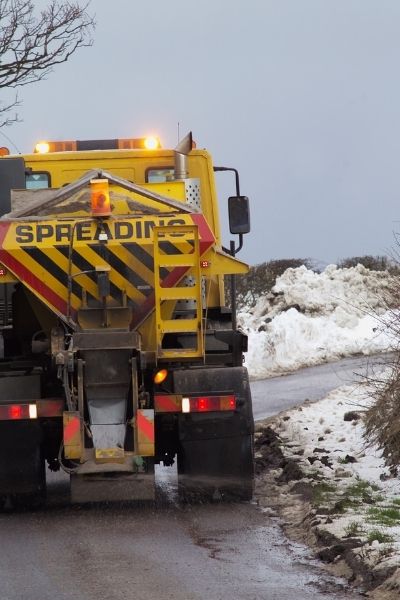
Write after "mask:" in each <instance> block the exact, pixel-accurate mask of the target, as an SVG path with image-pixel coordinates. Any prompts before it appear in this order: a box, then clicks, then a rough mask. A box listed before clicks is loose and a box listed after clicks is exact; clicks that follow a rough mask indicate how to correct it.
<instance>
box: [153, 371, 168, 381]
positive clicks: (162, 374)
mask: <svg viewBox="0 0 400 600" xmlns="http://www.w3.org/2000/svg"><path fill="white" fill-rule="evenodd" d="M167 377H168V371H167V369H160V371H157V373H156V374H155V375H154V378H153V379H154V383H155V384H156V385H160V383H162V382H163V381H165V380H166V379H167Z"/></svg>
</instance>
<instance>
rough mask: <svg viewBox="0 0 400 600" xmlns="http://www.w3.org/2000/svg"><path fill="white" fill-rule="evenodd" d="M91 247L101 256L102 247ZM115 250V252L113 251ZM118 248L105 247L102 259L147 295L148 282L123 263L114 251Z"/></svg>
mask: <svg viewBox="0 0 400 600" xmlns="http://www.w3.org/2000/svg"><path fill="white" fill-rule="evenodd" d="M91 249H92V250H93V251H94V252H96V253H97V254H99V256H101V254H100V253H101V251H102V248H100V247H99V246H91ZM113 250H115V252H113ZM118 251H119V248H115V249H114V248H113V247H112V246H111V247H110V248H106V249H105V252H104V259H105V260H106V262H107V263H108V264H109V265H110V267H111V268H112V269H114V270H115V271H116V272H117V273H118V274H119V275H120V276H121V277H123V278H124V279H126V281H128V282H129V283H130V284H131V285H132V286H133V287H135V288H136V289H137V290H139V291H140V293H142V294H143V295H144V296H148V295H149V293H150V292H151V290H149V289H148V285H149V283H148V282H147V281H145V280H144V279H142V278H141V277H140V276H139V275H138V274H137V273H135V272H134V271H133V270H132V269H130V268H129V266H128V265H127V264H126V263H124V262H123V261H122V260H121V259H120V257H119V256H117V254H116V252H118Z"/></svg>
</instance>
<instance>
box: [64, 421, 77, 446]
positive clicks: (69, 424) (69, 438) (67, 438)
mask: <svg viewBox="0 0 400 600" xmlns="http://www.w3.org/2000/svg"><path fill="white" fill-rule="evenodd" d="M80 425H81V423H80V420H79V417H77V416H70V417H69V419H68V420H67V421H66V423H65V425H64V444H65V445H66V446H69V445H70V444H71V442H77V441H79V439H77V436H78V434H79V433H80Z"/></svg>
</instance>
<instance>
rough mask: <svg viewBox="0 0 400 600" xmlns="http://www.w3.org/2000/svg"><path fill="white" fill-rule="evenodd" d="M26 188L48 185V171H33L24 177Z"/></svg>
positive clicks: (46, 186) (47, 186)
mask: <svg viewBox="0 0 400 600" xmlns="http://www.w3.org/2000/svg"><path fill="white" fill-rule="evenodd" d="M25 181H26V189H27V190H42V189H46V188H49V187H50V173H46V172H45V171H42V172H39V171H33V172H32V173H28V174H27V175H26V177H25Z"/></svg>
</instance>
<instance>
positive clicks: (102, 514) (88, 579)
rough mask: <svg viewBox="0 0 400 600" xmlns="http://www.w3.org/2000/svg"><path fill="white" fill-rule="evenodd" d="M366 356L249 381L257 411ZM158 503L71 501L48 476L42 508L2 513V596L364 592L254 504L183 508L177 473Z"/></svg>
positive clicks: (183, 597)
mask: <svg viewBox="0 0 400 600" xmlns="http://www.w3.org/2000/svg"><path fill="white" fill-rule="evenodd" d="M363 362H364V363H365V359H364V360H360V359H352V360H347V361H341V362H340V363H335V364H334V365H332V364H331V365H324V366H322V367H315V368H313V369H304V370H302V371H301V372H298V373H296V374H294V375H290V376H288V377H281V378H274V379H270V380H266V381H263V382H255V383H254V384H253V394H254V399H255V414H256V417H257V418H262V417H264V416H267V415H268V414H272V413H274V412H278V411H280V410H283V409H285V408H288V406H290V405H295V404H298V403H300V402H302V401H303V400H304V399H306V398H314V399H316V398H318V397H321V396H323V395H324V394H325V393H326V392H327V391H329V389H332V388H334V387H337V386H338V385H341V384H342V383H345V382H348V381H349V379H350V378H351V377H352V376H353V375H352V374H353V373H358V372H361V369H362V363H363ZM157 481H158V489H159V497H160V499H161V500H159V501H158V502H157V504H156V505H155V506H154V505H147V506H145V505H135V504H126V505H122V506H121V505H112V504H109V505H104V506H85V507H79V506H70V505H69V503H68V480H67V478H66V476H64V475H63V474H62V475H60V474H56V475H53V474H50V475H49V477H48V490H49V494H48V506H47V507H46V509H45V510H41V511H37V512H32V513H29V512H19V513H18V512H9V513H7V512H5V513H2V514H0V542H1V543H0V599H1V600H55V599H57V600H142V599H143V600H153V599H154V600H155V599H157V600H166V599H171V600H172V599H173V600H228V599H229V600H275V599H276V600H278V599H279V600H327V599H329V600H339V599H344V598H346V599H353V600H355V599H357V598H361V596H359V595H358V594H357V593H355V592H350V591H348V590H347V589H346V588H345V587H342V584H340V582H339V584H338V582H337V581H336V580H333V579H331V578H329V577H328V576H327V575H325V574H324V573H322V572H321V571H320V569H319V567H318V563H316V562H315V561H312V560H310V559H309V557H308V555H307V552H306V551H305V549H303V548H302V547H301V546H297V545H294V544H292V543H290V542H288V541H287V540H286V539H285V538H284V536H283V535H282V534H281V531H280V528H279V525H278V523H277V521H276V520H274V519H271V518H270V517H269V516H267V515H266V514H264V513H263V512H262V511H261V510H260V509H259V508H258V507H257V506H256V505H255V504H251V503H237V504H220V503H213V504H203V505H198V506H193V505H186V506H180V505H179V504H178V502H177V499H176V473H174V470H173V469H169V470H167V469H164V468H160V469H158V471H157Z"/></svg>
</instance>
